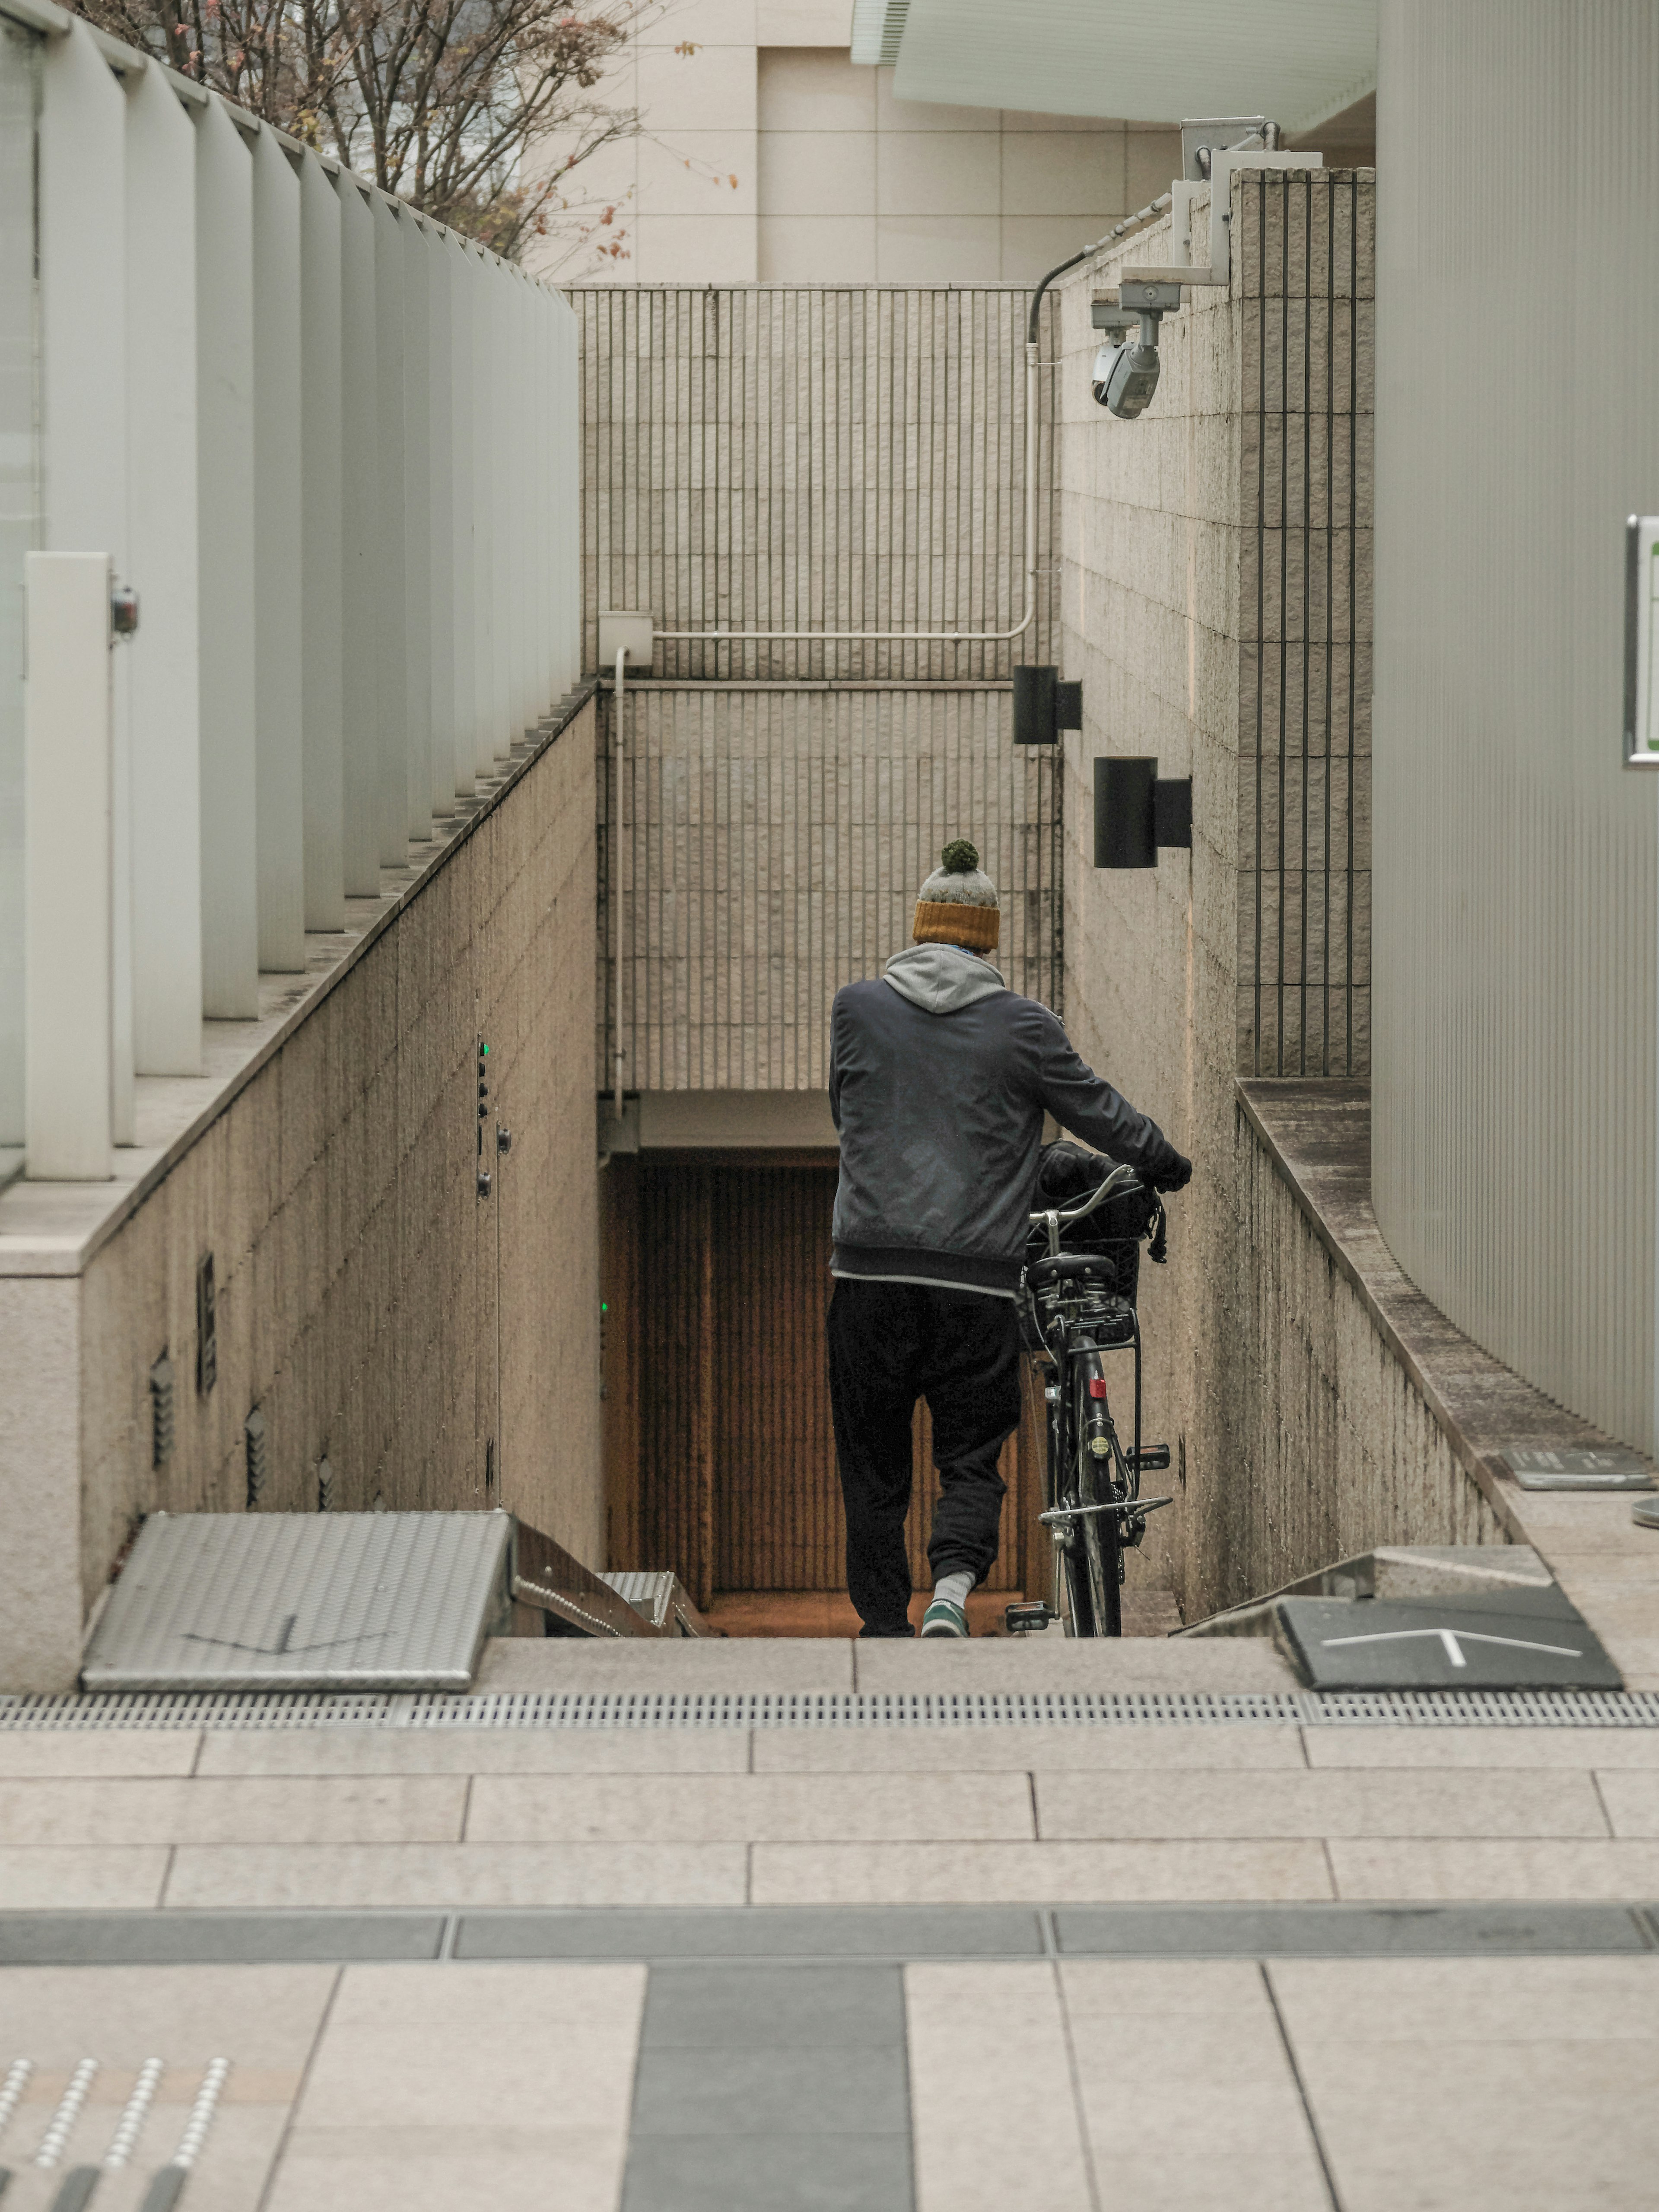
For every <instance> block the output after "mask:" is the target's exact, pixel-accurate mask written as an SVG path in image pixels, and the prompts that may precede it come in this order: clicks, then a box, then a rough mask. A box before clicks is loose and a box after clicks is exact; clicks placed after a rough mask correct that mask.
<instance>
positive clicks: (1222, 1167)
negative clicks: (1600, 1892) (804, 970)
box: [1054, 171, 1375, 1618]
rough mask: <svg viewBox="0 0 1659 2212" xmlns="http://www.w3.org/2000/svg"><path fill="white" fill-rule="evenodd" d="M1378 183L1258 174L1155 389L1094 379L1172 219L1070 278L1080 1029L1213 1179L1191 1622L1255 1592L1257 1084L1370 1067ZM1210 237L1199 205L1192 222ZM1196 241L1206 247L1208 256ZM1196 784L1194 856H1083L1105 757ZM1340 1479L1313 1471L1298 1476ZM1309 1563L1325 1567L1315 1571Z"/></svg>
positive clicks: (1183, 1308)
mask: <svg viewBox="0 0 1659 2212" xmlns="http://www.w3.org/2000/svg"><path fill="white" fill-rule="evenodd" d="M1374 189H1375V188H1374V185H1373V184H1372V181H1371V178H1370V173H1369V172H1365V171H1359V172H1348V173H1331V172H1326V171H1315V172H1306V171H1304V172H1299V173H1285V172H1277V173H1276V172H1248V171H1247V172H1244V173H1241V174H1240V175H1238V176H1237V177H1236V178H1235V179H1234V181H1233V204H1232V235H1233V268H1232V279H1231V284H1230V285H1229V286H1227V287H1225V288H1224V287H1219V286H1218V287H1215V288H1209V287H1200V286H1194V287H1191V288H1190V289H1188V292H1187V295H1186V304H1185V305H1183V307H1182V309H1181V311H1180V313H1178V314H1175V315H1170V316H1169V317H1167V318H1166V319H1164V325H1163V331H1162V343H1161V353H1162V362H1163V368H1162V374H1161V378H1160V381H1159V386H1158V392H1157V395H1156V397H1155V398H1154V399H1153V401H1152V404H1151V406H1150V407H1149V408H1148V410H1147V411H1146V414H1145V415H1144V416H1141V417H1140V419H1139V421H1137V422H1119V421H1117V420H1115V419H1114V418H1113V417H1111V416H1108V415H1107V414H1106V413H1105V411H1104V410H1103V409H1101V408H1100V407H1098V406H1097V404H1096V403H1095V401H1094V399H1093V398H1092V396H1091V391H1090V374H1089V372H1090V368H1091V360H1092V356H1093V353H1094V350H1095V348H1096V346H1097V343H1098V339H1097V334H1096V333H1095V332H1094V331H1093V330H1092V329H1091V324H1090V302H1091V297H1092V295H1094V294H1095V293H1096V292H1097V291H1103V290H1105V289H1108V288H1109V287H1110V286H1112V285H1115V283H1116V282H1117V279H1118V276H1119V274H1120V272H1121V270H1123V269H1125V268H1129V267H1135V266H1147V265H1159V264H1166V263H1167V262H1169V261H1170V258H1171V256H1172V248H1171V242H1170V222H1169V219H1168V218H1167V217H1166V218H1164V221H1163V222H1159V223H1158V224H1154V225H1152V226H1149V227H1148V228H1146V229H1145V230H1143V231H1141V232H1140V233H1139V234H1137V235H1136V236H1134V237H1133V238H1131V239H1129V240H1126V241H1125V243H1124V244H1123V245H1122V246H1119V247H1117V248H1115V250H1114V251H1113V252H1112V253H1110V254H1109V255H1107V256H1104V257H1103V258H1102V259H1101V260H1100V261H1098V262H1097V263H1096V264H1094V265H1093V267H1092V268H1091V269H1089V270H1085V271H1084V272H1083V273H1082V274H1081V275H1080V276H1077V277H1074V278H1072V279H1070V280H1069V281H1067V282H1066V283H1064V285H1063V286H1062V287H1061V288H1060V343H1059V346H1058V354H1059V369H1058V382H1057V388H1056V393H1055V401H1054V410H1055V415H1056V418H1057V428H1056V433H1055V440H1056V453H1057V474H1058V480H1059V499H1060V525H1059V544H1060V576H1059V583H1058V589H1057V592H1056V602H1057V605H1058V606H1059V608H1060V623H1061V628H1060V649H1059V658H1060V666H1061V672H1062V674H1063V675H1065V676H1066V677H1068V678H1080V679H1081V681H1082V684H1083V699H1084V720H1085V726H1084V729H1083V731H1082V732H1081V734H1080V736H1078V737H1073V738H1066V740H1065V742H1064V745H1063V768H1062V788H1061V792H1060V802H1059V803H1060V813H1061V816H1062V818H1063V820H1064V823H1065V848H1066V859H1065V870H1064V873H1065V901H1064V919H1063V937H1064V944H1065V987H1064V994H1065V1011H1066V1020H1067V1023H1068V1025H1069V1026H1070V1028H1071V1030H1072V1034H1073V1038H1074V1040H1075V1042H1077V1044H1078V1047H1079V1050H1080V1051H1082V1053H1083V1054H1085V1058H1088V1059H1090V1060H1091V1061H1092V1062H1093V1063H1094V1064H1095V1065H1096V1066H1098V1067H1099V1068H1100V1069H1101V1070H1102V1072H1103V1073H1106V1074H1108V1075H1109V1076H1110V1078H1111V1079H1112V1080H1113V1081H1114V1082H1115V1083H1116V1084H1118V1085H1119V1086H1120V1087H1121V1089H1122V1090H1123V1091H1125V1092H1127V1095H1128V1096H1129V1097H1131V1098H1132V1099H1133V1101H1134V1103H1135V1104H1136V1105H1138V1106H1139V1107H1140V1108H1142V1109H1144V1110H1145V1111H1146V1112H1147V1113H1150V1114H1151V1115H1153V1116H1154V1118H1156V1119H1157V1120H1158V1121H1159V1122H1160V1123H1161V1124H1162V1125H1163V1126H1164V1127H1165V1128H1166V1129H1167V1130H1168V1131H1169V1133H1170V1136H1171V1137H1172V1138H1173V1139H1174V1140H1175V1141H1176V1143H1177V1144H1178V1145H1180V1146H1182V1149H1183V1150H1184V1151H1186V1152H1189V1153H1190V1154H1191V1155H1192V1157H1193V1158H1194V1162H1195V1163H1196V1174H1195V1176H1194V1182H1193V1184H1192V1187H1191V1188H1190V1189H1189V1190H1188V1192H1187V1193H1186V1194H1183V1195H1182V1196H1181V1197H1179V1198H1177V1199H1176V1200H1174V1201H1173V1204H1172V1206H1171V1231H1170V1254H1171V1258H1170V1267H1168V1269H1167V1270H1158V1269H1156V1268H1146V1269H1143V1271H1142V1284H1143V1290H1142V1297H1141V1304H1142V1310H1143V1316H1144V1319H1145V1322H1146V1340H1147V1362H1148V1364H1147V1382H1148V1403H1149V1406H1151V1407H1155V1408H1158V1409H1160V1411H1159V1413H1158V1419H1160V1420H1162V1421H1163V1422H1164V1424H1166V1425H1167V1426H1168V1429H1169V1431H1170V1434H1169V1437H1168V1441H1169V1443H1170V1445H1171V1448H1172V1449H1173V1450H1174V1452H1175V1454H1176V1470H1177V1480H1178V1481H1183V1482H1184V1488H1183V1491H1182V1495H1183V1498H1184V1504H1183V1507H1182V1510H1180V1511H1178V1512H1176V1513H1170V1514H1168V1515H1164V1516H1156V1517H1155V1518H1154V1520H1153V1521H1152V1523H1151V1526H1150V1531H1149V1534H1148V1537H1147V1541H1146V1553H1145V1556H1144V1558H1143V1559H1140V1560H1139V1561H1137V1562H1136V1563H1135V1567H1134V1569H1133V1571H1137V1572H1139V1573H1141V1574H1144V1575H1145V1577H1146V1579H1147V1580H1149V1581H1150V1582H1152V1583H1163V1584H1166V1585H1168V1584H1173V1586H1174V1588H1175V1589H1176V1591H1177V1592H1178V1593H1179V1594H1180V1595H1181V1598H1182V1606H1183V1610H1184V1611H1185V1612H1186V1613H1187V1614H1188V1618H1192V1617H1194V1613H1195V1612H1196V1611H1202V1610H1209V1609H1212V1607H1213V1606H1214V1605H1215V1604H1217V1603H1220V1602H1224V1601H1231V1600H1232V1599H1234V1598H1237V1597H1241V1596H1243V1595H1248V1594H1249V1590H1250V1589H1252V1588H1254V1587H1257V1586H1258V1585H1257V1584H1256V1583H1255V1582H1254V1581H1253V1579H1252V1577H1254V1576H1255V1574H1256V1571H1257V1563H1258V1559H1259V1553H1260V1547H1257V1546H1255V1545H1254V1544H1253V1543H1251V1544H1243V1543H1242V1541H1241V1540H1240V1538H1239V1534H1238V1530H1237V1527H1236V1526H1235V1525H1234V1523H1233V1522H1231V1519H1230V1518H1229V1516H1230V1515H1231V1512H1232V1510H1233V1509H1232V1505H1231V1503H1230V1498H1231V1492H1232V1488H1233V1487H1234V1486H1237V1483H1238V1481H1239V1480H1241V1479H1243V1478H1242V1476H1241V1459H1240V1455H1241V1452H1242V1450H1243V1435H1242V1431H1241V1428H1240V1404H1239V1383H1238V1378H1239V1376H1240V1375H1241V1373H1242V1369H1241V1367H1240V1365H1239V1362H1240V1359H1241V1358H1242V1348H1241V1347H1242V1336H1241V1331H1242V1328H1243V1316H1242V1310H1241V1306H1240V1303H1239V1301H1240V1276H1239V1267H1240V1254H1241V1249H1242V1246H1241V1237H1243V1236H1244V1235H1245V1234H1247V1233H1248V1232H1247V1229H1246V1217H1245V1216H1244V1214H1243V1212H1242V1211H1241V1208H1240V1205H1239V1203H1238V1201H1237V1194H1236V1188H1235V1176H1236V1172H1237V1161H1236V1155H1235V1140H1234V1113H1235V1109H1234V1079H1235V1077H1236V1076H1237V1075H1238V1074H1241V1073H1243V1074H1256V1073H1271V1074H1296V1075H1326V1074H1329V1075H1340V1076H1349V1075H1352V1074H1356V1073H1364V1071H1365V1070H1366V1068H1367V1067H1368V1066H1369V1059H1368V1054H1369V1020H1368V1014H1367V1007H1368V1003H1369V982H1370V976H1369V968H1368V930H1367V926H1366V916H1367V913H1368V893H1369V764H1370V763H1369V747H1370V735H1369V732H1370V718H1369V699H1370V659H1369V650H1370V582H1369V577H1370V532H1369V526H1370V347H1371V325H1370V294H1371V270H1372V264H1373V260H1374V251H1373V246H1372V235H1371V210H1372V203H1373V198H1374ZM1193 219H1194V233H1195V235H1196V236H1197V237H1198V238H1199V239H1200V241H1202V240H1203V239H1204V238H1205V237H1206V234H1207V208H1206V204H1205V203H1204V202H1203V201H1202V200H1200V202H1199V204H1198V205H1197V207H1196V208H1195V209H1194V218H1193ZM1200 250H1201V247H1200ZM1101 755H1131V756H1133V755H1152V756H1154V757H1156V758H1157V760H1158V773H1159V774H1160V775H1164V776H1190V777H1191V778H1192V784H1193V842H1192V850H1191V853H1190V854H1187V853H1184V852H1180V851H1168V852H1165V853H1164V854H1163V855H1162V857H1161V859H1160V862H1159V865H1158V867H1157V868H1156V869H1155V870H1146V871H1139V872H1108V871H1104V870H1097V869H1096V868H1095V867H1094V866H1093V822H1094V795H1093V776H1094V762H1095V759H1096V758H1097V757H1098V756H1101ZM1306 1472H1307V1479H1308V1480H1310V1482H1323V1481H1324V1480H1326V1475H1325V1473H1324V1472H1323V1471H1320V1470H1316V1469H1313V1468H1311V1467H1310V1468H1309V1469H1308V1470H1307V1471H1306ZM1316 1564H1318V1562H1317V1561H1311V1562H1310V1565H1316Z"/></svg>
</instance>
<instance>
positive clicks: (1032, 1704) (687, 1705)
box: [0, 1690, 1659, 1733]
mask: <svg viewBox="0 0 1659 2212" xmlns="http://www.w3.org/2000/svg"><path fill="white" fill-rule="evenodd" d="M1296 1722H1302V1723H1305V1724H1308V1725H1310V1726H1314V1727H1319V1726H1326V1727H1331V1726H1335V1727H1344V1728H1352V1727H1356V1726H1360V1727H1363V1726H1367V1725H1369V1726H1373V1727H1391V1728H1401V1727H1404V1728H1625V1729H1630V1728H1659V1692H1655V1691H1651V1690H1642V1691H1635V1692H1624V1691H1613V1690H1416V1691H1413V1690H1386V1691H1381V1690H1380V1691H1326V1692H1310V1691H1300V1692H1283V1693H1280V1692H1237V1691H1235V1692H1219V1691H1218V1692H1213V1693H1206V1692H1199V1691H1187V1692H1175V1691H1161V1690H1139V1691H1137V1690H1123V1691H1117V1692H1108V1691H1099V1692H1096V1691H1086V1690H1054V1691H1047V1692H1012V1691H986V1692H977V1693H976V1692H969V1691H957V1692H944V1691H939V1692H928V1691H915V1692H909V1693H908V1694H902V1695H901V1694H890V1695H876V1694H874V1693H869V1694H861V1693H860V1692H852V1691H842V1690H823V1691H811V1690H799V1691H763V1690H734V1691H728V1692H719V1691H680V1690H661V1691H640V1690H635V1691H621V1690H616V1691H600V1690H590V1691H574V1690H573V1691H564V1692H556V1691H538V1692H508V1691H500V1692H481V1693H479V1694H477V1695H471V1694H469V1693H467V1692H454V1693H448V1692H421V1693H415V1694H404V1695H399V1694H396V1693H392V1692H376V1691H362V1692H327V1691H313V1692H261V1691H243V1692H235V1691H222V1692H195V1693H192V1692H182V1691H149V1692H133V1693H131V1694H128V1695H118V1694H113V1693H105V1694H94V1695H90V1696H85V1697H76V1696H73V1695H70V1696H64V1697H15V1698H0V1733H4V1732H12V1731H18V1730H28V1729H325V1728H351V1727H373V1728H412V1729H446V1728H471V1729H477V1728H487V1729H728V1728H744V1729H747V1728H759V1729H771V1728H809V1729H812V1728H818V1729H822V1728H882V1729H892V1728H901V1729H902V1728H915V1729H938V1728H1097V1727H1112V1726H1121V1725H1125V1724H1129V1725H1142V1726H1145V1725H1148V1724H1152V1725H1157V1726H1164V1727H1167V1726H1171V1725H1175V1726H1188V1727H1190V1726H1198V1727H1206V1728H1212V1727H1216V1726H1218V1725H1221V1724H1226V1725H1237V1724H1238V1723H1246V1724H1249V1723H1257V1724H1260V1723H1278V1724H1279V1725H1280V1726H1283V1725H1285V1724H1286V1723H1296Z"/></svg>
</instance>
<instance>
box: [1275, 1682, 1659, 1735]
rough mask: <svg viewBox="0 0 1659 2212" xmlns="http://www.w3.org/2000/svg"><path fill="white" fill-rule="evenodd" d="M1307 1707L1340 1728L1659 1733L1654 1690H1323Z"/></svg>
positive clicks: (1311, 1715) (1312, 1716)
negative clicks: (1636, 1730) (1640, 1730)
mask: <svg viewBox="0 0 1659 2212" xmlns="http://www.w3.org/2000/svg"><path fill="white" fill-rule="evenodd" d="M1302 1704H1303V1705H1304V1707H1305V1708H1306V1709H1307V1710H1306V1711H1304V1715H1303V1717H1304V1719H1305V1720H1309V1721H1312V1722H1316V1723H1317V1722H1321V1721H1323V1722H1326V1723H1333V1724H1334V1725H1335V1726H1337V1727H1340V1728H1352V1727H1354V1726H1356V1725H1362V1726H1363V1725H1364V1723H1367V1722H1369V1723H1373V1724H1380V1725H1382V1726H1384V1727H1389V1728H1401V1727H1404V1728H1659V1691H1654V1690H1322V1691H1309V1692H1304V1694H1303V1698H1302Z"/></svg>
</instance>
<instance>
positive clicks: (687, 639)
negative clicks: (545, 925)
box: [617, 192, 1170, 1114]
mask: <svg viewBox="0 0 1659 2212" xmlns="http://www.w3.org/2000/svg"><path fill="white" fill-rule="evenodd" d="M1169 205H1170V194H1169V193H1168V192H1165V193H1164V194H1163V195H1162V197H1160V198H1158V199H1155V200H1153V201H1152V203H1151V204H1150V205H1149V206H1146V207H1144V208H1141V209H1139V210H1138V211H1137V212H1136V213H1135V214H1133V215H1131V216H1125V217H1124V218H1123V221H1122V222H1121V223H1119V224H1118V225H1117V227H1116V228H1115V229H1113V230H1109V231H1108V232H1107V233H1106V234H1105V235H1104V237H1103V238H1097V239H1096V240H1095V241H1094V243H1093V245H1092V246H1084V247H1083V249H1082V250H1081V252H1077V253H1073V254H1071V255H1070V256H1068V258H1066V260H1064V261H1060V262H1056V264H1054V267H1053V268H1052V269H1051V270H1049V271H1048V275H1047V276H1044V277H1043V278H1042V281H1041V282H1040V283H1038V285H1037V288H1036V291H1034V292H1033V293H1032V295H1031V312H1030V316H1029V317H1028V319H1027V320H1026V325H1025V611H1024V614H1022V615H1021V617H1020V618H1019V620H1018V622H1017V623H1015V624H1014V626H1013V628H1012V629H659V631H658V632H657V635H658V636H659V638H671V639H672V640H674V641H676V642H677V643H681V644H702V643H720V642H724V643H726V644H739V643H743V642H752V643H755V644H764V643H768V642H773V643H777V644H790V643H796V644H800V643H805V641H808V640H811V639H819V640H823V641H827V642H830V643H841V644H846V645H896V644H901V643H910V644H916V645H1007V644H1010V643H1012V641H1013V640H1014V639H1015V638H1017V637H1023V636H1024V635H1025V633H1026V631H1027V630H1028V629H1030V627H1031V624H1032V623H1034V622H1035V621H1036V568H1037V553H1036V541H1037V471H1036V458H1037V428H1038V424H1037V315H1038V313H1039V311H1040V309H1041V308H1042V295H1043V294H1044V293H1045V292H1046V291H1047V290H1048V287H1049V286H1050V284H1052V283H1054V279H1055V277H1056V276H1064V275H1065V273H1066V270H1068V269H1075V268H1076V267H1077V266H1078V264H1079V263H1080V262H1084V261H1086V260H1087V259H1088V258H1089V257H1090V255H1091V254H1093V253H1098V252H1100V251H1101V250H1102V248H1103V247H1104V246H1110V245H1112V244H1114V243H1115V240H1118V239H1119V238H1121V236H1122V235H1123V234H1124V233H1125V232H1126V231H1130V230H1133V229H1134V228H1135V227H1136V225H1137V224H1139V223H1143V222H1152V220H1153V219H1154V217H1156V216H1160V215H1162V214H1163V212H1164V210H1165V209H1166V208H1167V207H1168V206H1169ZM622 664H623V656H622V655H621V654H620V653H618V655H617V720H618V723H619V724H620V721H621V715H622V706H621V700H622ZM618 1004H619V1005H620V984H619V985H618ZM618 1034H620V1032H618ZM621 1111H622V1081H621V1078H620V1076H618V1078H617V1112H618V1114H620V1113H621Z"/></svg>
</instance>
